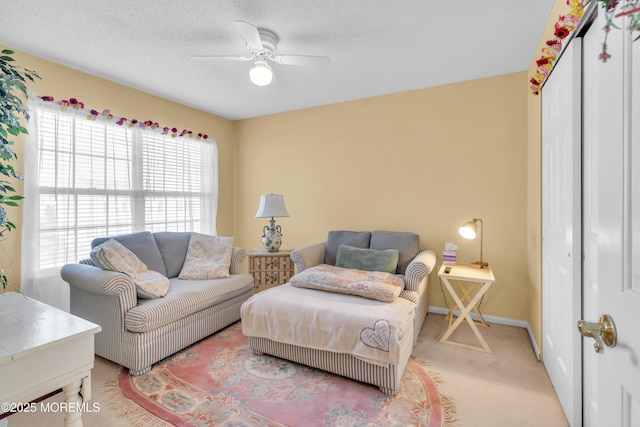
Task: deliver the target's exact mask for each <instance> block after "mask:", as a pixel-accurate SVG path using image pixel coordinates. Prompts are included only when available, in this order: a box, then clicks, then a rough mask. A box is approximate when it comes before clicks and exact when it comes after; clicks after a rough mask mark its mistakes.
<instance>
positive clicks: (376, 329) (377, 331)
mask: <svg viewBox="0 0 640 427" xmlns="http://www.w3.org/2000/svg"><path fill="white" fill-rule="evenodd" d="M360 340H361V341H362V342H363V343H364V344H366V345H368V346H369V347H373V348H377V349H380V350H382V351H389V341H390V340H391V326H390V325H389V322H387V321H386V320H384V319H381V320H378V321H377V322H376V323H375V325H373V328H364V329H363V330H361V331H360Z"/></svg>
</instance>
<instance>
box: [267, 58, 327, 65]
mask: <svg viewBox="0 0 640 427" xmlns="http://www.w3.org/2000/svg"><path fill="white" fill-rule="evenodd" d="M273 61H274V62H276V63H278V64H283V65H299V66H303V67H308V66H312V67H318V66H327V65H329V64H331V60H330V59H329V58H327V57H326V56H308V55H277V56H275V57H274V58H273Z"/></svg>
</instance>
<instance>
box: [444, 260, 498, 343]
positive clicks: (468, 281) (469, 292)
mask: <svg viewBox="0 0 640 427" xmlns="http://www.w3.org/2000/svg"><path fill="white" fill-rule="evenodd" d="M446 267H451V271H450V272H449V273H445V269H446ZM438 276H439V277H440V279H441V280H442V282H443V283H444V285H445V287H446V288H447V291H449V294H450V295H451V297H452V298H453V300H454V301H455V306H454V307H452V308H451V309H450V310H449V313H448V314H447V317H448V318H449V327H448V328H447V330H446V332H445V333H444V335H443V336H442V338H440V342H441V343H447V344H454V345H458V346H461V347H466V348H471V349H474V350H480V351H484V352H486V353H492V351H491V348H489V345H488V344H487V342H486V341H485V340H484V338H483V337H482V334H481V333H480V330H478V327H477V325H476V322H475V321H474V320H473V318H472V317H471V312H472V311H473V312H474V313H476V315H477V316H478V318H479V319H480V320H479V321H478V322H477V323H478V324H480V325H482V326H487V324H486V322H485V321H484V319H483V318H482V314H480V311H479V310H478V303H479V302H480V299H481V298H482V296H483V295H484V294H485V293H486V292H487V291H488V290H489V288H490V287H491V285H492V284H493V282H494V281H495V278H494V276H493V271H492V270H491V268H490V267H488V268H473V267H469V266H468V265H445V264H443V265H442V266H441V267H440V271H439V272H438ZM452 282H453V283H455V284H456V287H457V289H458V291H459V293H458V291H456V289H455V288H454V286H453V284H452ZM474 291H475V294H474ZM456 309H460V315H459V316H458V318H457V319H456V320H455V322H453V317H454V312H455V311H456ZM463 320H466V321H467V323H468V324H469V326H471V329H472V330H473V333H474V334H475V335H476V337H478V341H480V344H481V345H482V347H476V346H472V345H467V344H462V343H457V342H455V341H450V340H449V337H450V336H451V334H453V332H454V331H455V330H456V329H457V328H458V326H460V325H461V324H462V322H463ZM452 323H453V324H452Z"/></svg>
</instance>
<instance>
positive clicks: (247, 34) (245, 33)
mask: <svg viewBox="0 0 640 427" xmlns="http://www.w3.org/2000/svg"><path fill="white" fill-rule="evenodd" d="M233 22H234V24H236V28H237V29H238V31H239V32H240V35H241V36H242V38H243V39H244V41H245V42H246V43H247V46H249V47H250V48H252V49H254V50H262V49H264V46H263V45H262V39H260V33H259V32H258V29H257V28H256V27H255V26H254V25H251V24H249V23H248V22H245V21H233Z"/></svg>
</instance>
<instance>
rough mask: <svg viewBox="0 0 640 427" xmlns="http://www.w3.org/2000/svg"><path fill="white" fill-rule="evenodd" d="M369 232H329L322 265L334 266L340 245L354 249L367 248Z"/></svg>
mask: <svg viewBox="0 0 640 427" xmlns="http://www.w3.org/2000/svg"><path fill="white" fill-rule="evenodd" d="M369 240H371V232H369V231H330V232H329V235H328V236H327V243H326V245H325V251H324V263H325V264H329V265H336V257H337V255H338V248H339V247H340V245H349V246H353V247H356V248H366V249H368V248H369Z"/></svg>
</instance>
